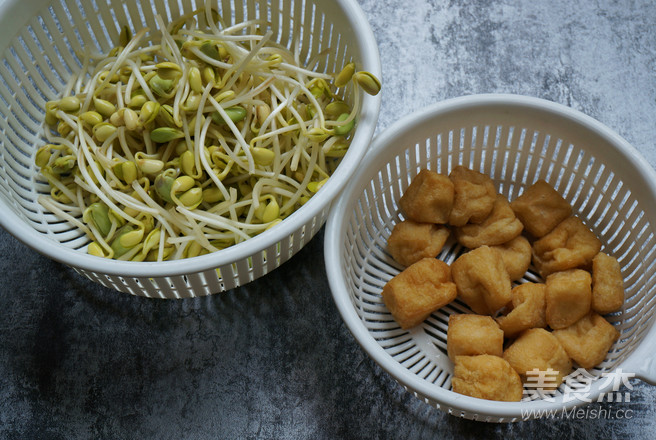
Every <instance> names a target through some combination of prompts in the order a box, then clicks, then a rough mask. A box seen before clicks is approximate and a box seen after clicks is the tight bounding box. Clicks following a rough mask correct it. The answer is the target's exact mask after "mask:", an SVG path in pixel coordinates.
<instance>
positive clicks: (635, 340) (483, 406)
mask: <svg viewBox="0 0 656 440" xmlns="http://www.w3.org/2000/svg"><path fill="white" fill-rule="evenodd" d="M458 164H461V165H465V166H468V167H470V168H472V169H475V170H478V171H480V172H483V173H486V174H487V175H489V176H490V177H491V178H492V180H493V181H494V183H495V185H496V188H497V190H498V191H499V192H500V193H501V194H503V195H505V196H507V197H508V198H509V199H510V200H512V199H515V198H516V197H517V196H518V195H519V194H521V193H522V191H523V190H524V188H526V187H528V186H530V185H531V184H533V183H534V182H535V181H536V180H537V179H544V180H546V181H547V182H549V183H550V184H551V185H553V186H554V187H555V188H556V189H557V190H558V192H559V193H560V194H562V195H563V197H565V199H567V200H568V201H569V202H570V203H571V204H572V206H573V210H574V214H576V215H578V216H579V217H580V218H581V219H582V220H583V221H584V222H585V223H586V224H587V225H588V226H589V227H590V228H591V229H592V230H593V231H594V232H595V233H596V234H597V236H598V237H599V238H600V239H601V241H602V243H603V245H604V247H603V249H604V250H605V251H606V252H607V253H610V254H612V255H614V256H615V257H617V259H618V260H619V262H620V265H621V268H622V274H623V277H624V279H625V288H626V301H625V304H624V306H623V308H622V310H621V312H617V313H615V314H612V315H610V316H608V317H607V318H608V319H609V320H610V322H612V323H613V324H614V325H615V326H616V328H617V329H618V330H619V331H620V332H621V336H620V338H619V340H618V341H617V342H616V343H615V345H614V346H613V347H612V349H611V350H610V352H609V353H608V355H607V357H606V359H605V360H604V362H603V363H602V364H600V365H599V366H598V367H597V368H594V369H591V370H588V373H589V374H591V375H592V376H594V379H593V380H592V383H591V384H590V383H588V381H587V379H586V378H585V377H584V376H580V379H577V380H575V381H573V382H572V383H570V384H569V386H570V387H571V389H578V390H580V393H578V394H577V393H571V392H570V393H569V394H568V393H567V392H566V389H565V388H564V386H565V385H564V384H563V385H562V386H561V387H560V388H559V390H558V392H557V393H556V394H555V395H554V396H553V398H552V397H551V396H547V399H540V400H530V399H528V397H527V399H525V400H529V401H522V402H513V403H507V402H492V401H487V400H482V399H476V398H472V397H468V396H463V395H459V394H456V393H454V392H453V391H451V377H452V373H453V369H452V368H453V367H452V364H451V362H450V361H449V359H448V357H447V354H446V332H447V323H448V317H449V315H450V314H453V313H463V312H467V311H468V308H467V307H466V306H465V305H464V304H463V303H461V302H459V301H455V302H454V303H452V304H451V305H449V306H447V307H444V308H442V309H440V310H438V311H437V312H435V313H433V314H432V315H431V316H430V317H429V318H428V319H427V320H426V321H425V322H424V323H423V324H422V325H420V326H418V327H416V328H414V329H412V330H402V329H401V328H400V327H399V326H398V325H397V324H396V322H395V321H394V319H393V318H392V315H391V314H390V313H389V311H388V310H387V308H386V307H385V305H384V303H383V301H382V297H381V291H382V288H383V286H384V285H385V283H386V282H387V281H388V280H390V279H391V278H392V277H393V276H395V275H396V274H398V273H399V272H400V270H402V267H400V266H399V265H398V264H397V263H395V262H394V261H393V259H392V258H391V256H390V255H389V254H388V253H387V251H386V241H387V238H388V237H389V235H390V233H391V231H392V228H393V227H394V225H395V224H396V223H397V222H399V221H400V220H402V215H401V214H400V213H399V207H398V200H399V198H400V196H401V195H402V193H403V191H404V190H405V189H406V188H407V187H408V185H409V183H410V181H411V179H412V178H413V177H414V176H415V175H416V174H417V173H418V172H419V171H420V170H421V169H423V168H429V169H432V170H435V171H437V172H440V173H448V172H449V171H450V170H451V169H452V168H453V167H454V166H455V165H458ZM655 226H656V173H655V172H654V171H653V170H652V169H651V168H650V167H649V165H648V163H647V161H645V160H644V159H643V158H642V157H640V155H639V154H638V152H637V151H636V150H635V149H634V148H633V147H631V146H630V145H629V144H628V143H627V142H626V141H624V140H623V139H621V138H620V137H619V136H618V135H616V134H615V133H613V132H612V131H611V130H609V129H608V128H606V127H604V126H603V125H602V124H600V123H599V122H596V121H595V120H593V119H591V118H590V117H587V116H585V115H583V114H581V113H579V112H577V111H575V110H572V109H570V108H567V107H564V106H562V105H559V104H554V103H551V102H548V101H544V100H540V99H535V98H527V97H521V96H514V95H480V96H468V97H462V98H457V99H452V100H448V101H445V102H443V103H440V104H437V105H433V106H431V107H428V108H426V109H425V110H422V111H419V112H418V113H415V114H413V115H411V116H408V117H405V118H404V119H402V120H400V121H398V122H397V123H395V124H393V125H392V126H390V127H389V128H387V129H386V130H385V131H384V132H383V133H382V134H381V135H380V136H378V137H377V138H376V139H375V140H374V143H373V145H372V148H371V150H370V151H369V152H368V153H367V155H366V156H365V159H363V164H362V166H361V167H360V168H359V169H358V171H357V173H356V174H355V175H354V176H353V178H352V180H351V181H350V182H349V185H348V186H347V187H346V189H345V190H344V192H343V194H342V196H341V198H340V199H339V201H338V202H336V203H335V206H334V209H333V211H332V212H331V213H330V216H329V218H328V221H327V223H326V232H325V260H326V269H327V274H328V280H329V282H330V287H331V290H332V293H333V296H334V299H335V303H336V304H337V307H338V309H339V311H340V313H341V315H342V317H343V319H344V321H345V322H346V324H347V326H348V327H349V329H350V331H351V332H352V333H353V335H354V336H355V338H356V339H357V341H358V342H359V343H360V344H361V346H362V347H363V348H364V350H365V351H366V352H367V353H368V354H369V355H370V356H371V357H372V358H373V359H374V360H375V361H376V362H378V363H379V364H380V365H381V366H382V367H383V368H384V369H385V370H386V371H387V372H388V373H389V374H391V375H392V376H393V377H394V378H395V379H396V380H397V381H398V382H399V383H400V384H401V385H403V386H404V387H405V388H406V389H408V390H409V391H411V392H412V393H414V394H415V395H416V396H417V397H419V398H420V399H422V400H424V401H425V402H427V403H429V404H431V405H434V406H436V407H437V408H440V409H443V410H445V411H448V412H449V413H451V414H454V415H456V416H460V417H464V418H468V419H474V420H482V421H494V422H505V421H516V420H521V419H524V418H532V417H539V416H540V413H539V411H540V410H545V409H546V410H561V409H563V408H565V409H568V408H571V407H574V406H576V405H580V404H582V403H584V401H586V400H592V401H595V400H597V399H599V398H600V397H601V398H602V400H603V398H604V396H608V395H607V393H609V392H612V391H614V390H615V391H616V388H617V383H613V382H612V380H611V379H610V378H607V377H606V375H608V374H610V373H614V374H615V378H616V379H617V378H622V377H624V378H629V377H630V376H631V375H632V374H635V377H638V378H641V379H643V380H645V381H647V382H649V383H651V384H654V383H655V382H656V363H655V362H654V358H655V357H656V356H655V355H654V347H656V334H655V333H656V330H654V326H653V325H652V324H653V321H654V310H655V309H656V273H655V271H654V268H655V265H656V236H655V235H654V232H655V230H654V228H655ZM461 253H462V248H461V247H459V246H458V245H457V244H456V243H455V241H453V242H448V243H447V245H446V246H445V248H444V249H443V251H442V252H441V254H440V255H439V256H438V258H441V259H443V260H444V261H446V262H447V263H451V262H453V261H454V260H455V258H456V257H457V256H458V255H459V254H461ZM527 280H528V281H539V280H540V277H539V275H537V272H536V271H535V270H534V268H532V267H531V268H530V269H529V272H528V273H527V275H526V277H525V279H524V280H523V281H527ZM520 282H521V281H520ZM624 373H626V374H624ZM577 381H578V383H576V382H577ZM583 391H586V392H587V393H584V392H583ZM626 391H627V390H626V389H625V388H624V389H622V391H621V392H623V393H624V392H626ZM574 397H576V398H574Z"/></svg>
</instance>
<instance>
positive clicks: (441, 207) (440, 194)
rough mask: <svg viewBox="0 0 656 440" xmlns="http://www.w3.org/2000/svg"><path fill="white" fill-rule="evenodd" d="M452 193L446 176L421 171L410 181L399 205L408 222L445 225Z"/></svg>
mask: <svg viewBox="0 0 656 440" xmlns="http://www.w3.org/2000/svg"><path fill="white" fill-rule="evenodd" d="M453 191H454V190H453V182H451V179H449V177H448V176H444V175H442V174H438V173H436V172H435V171H431V170H428V169H423V170H421V171H420V172H419V174H417V175H416V176H415V177H414V178H413V179H412V182H410V186H408V188H407V189H406V190H405V191H404V193H403V196H402V197H401V199H400V200H399V205H400V206H401V211H402V212H403V213H404V214H405V216H406V217H407V218H408V219H410V220H414V221H416V222H420V223H437V224H446V223H447V222H448V221H449V215H450V213H451V208H452V206H453Z"/></svg>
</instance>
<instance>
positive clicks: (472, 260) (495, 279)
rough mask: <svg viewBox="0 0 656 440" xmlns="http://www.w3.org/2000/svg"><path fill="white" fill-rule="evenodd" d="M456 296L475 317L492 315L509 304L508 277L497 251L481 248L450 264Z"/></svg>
mask: <svg viewBox="0 0 656 440" xmlns="http://www.w3.org/2000/svg"><path fill="white" fill-rule="evenodd" d="M451 275H452V277H453V281H454V282H455V283H456V286H457V288H458V296H459V297H460V299H462V301H464V303H465V304H467V305H468V306H469V308H471V309H472V311H473V312H474V313H476V314H479V315H493V314H495V313H496V312H497V311H498V310H499V309H501V308H502V307H504V306H505V305H506V304H508V303H509V302H510V299H511V298H510V289H511V284H510V278H509V277H508V272H507V271H506V267H505V266H504V264H503V260H502V259H501V256H500V255H499V253H498V251H496V250H495V249H493V248H491V247H489V246H481V247H479V248H476V249H474V250H471V251H469V252H467V253H465V254H462V255H461V256H459V257H458V258H457V259H456V261H454V262H453V264H451Z"/></svg>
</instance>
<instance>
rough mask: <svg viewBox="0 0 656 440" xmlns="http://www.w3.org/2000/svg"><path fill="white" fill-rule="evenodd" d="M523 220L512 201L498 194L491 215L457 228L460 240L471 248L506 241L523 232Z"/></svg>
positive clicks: (457, 235)
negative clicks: (511, 207) (478, 221)
mask: <svg viewBox="0 0 656 440" xmlns="http://www.w3.org/2000/svg"><path fill="white" fill-rule="evenodd" d="M522 228H523V226H522V222H520V221H519V219H517V217H515V213H514V212H513V210H512V209H510V203H508V199H506V198H505V197H504V196H502V195H500V194H498V195H497V196H496V199H495V201H494V207H493V208H492V212H490V215H489V216H488V217H487V218H486V219H485V220H483V221H482V222H481V223H468V224H466V225H464V226H461V227H459V228H456V238H457V240H458V242H459V243H460V244H461V245H463V246H465V247H468V248H470V249H475V248H477V247H479V246H484V245H487V246H492V245H497V244H503V243H506V242H508V241H510V240H512V239H513V238H515V237H517V236H518V235H519V234H521V233H522Z"/></svg>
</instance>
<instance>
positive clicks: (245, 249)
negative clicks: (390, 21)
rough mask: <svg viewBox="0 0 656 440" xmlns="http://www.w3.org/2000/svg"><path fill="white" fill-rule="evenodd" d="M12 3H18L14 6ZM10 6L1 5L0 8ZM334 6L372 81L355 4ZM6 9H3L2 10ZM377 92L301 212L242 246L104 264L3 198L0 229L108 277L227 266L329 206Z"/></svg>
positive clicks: (365, 32)
mask: <svg viewBox="0 0 656 440" xmlns="http://www.w3.org/2000/svg"><path fill="white" fill-rule="evenodd" d="M15 3H18V2H15ZM15 3H11V2H7V5H6V8H9V7H10V5H13V4H15ZM334 4H335V5H336V7H338V8H339V9H341V10H342V11H343V13H344V19H346V20H347V22H348V26H349V27H350V28H351V29H352V30H353V32H354V34H355V35H356V37H357V38H356V39H355V42H354V44H355V46H356V47H358V48H359V49H360V54H361V55H360V58H359V59H358V60H356V63H357V64H358V65H359V66H358V68H359V69H362V70H367V71H369V72H371V73H373V74H374V75H376V76H377V77H379V78H381V77H382V68H381V61H380V53H379V50H378V45H377V43H376V39H375V36H374V33H373V30H372V29H371V26H370V24H369V22H368V20H367V18H366V16H365V14H364V11H363V10H362V8H361V7H360V6H359V4H358V3H357V2H356V1H355V0H335V1H334ZM7 10H8V9H7ZM381 95H382V93H378V94H377V95H375V96H371V95H368V94H363V96H362V106H361V109H362V110H361V114H360V116H359V118H358V125H357V130H356V132H355V134H354V137H353V140H352V141H351V145H350V147H349V149H348V151H347V153H346V155H345V156H344V158H343V159H342V161H341V162H340V165H339V166H338V167H337V169H336V170H335V172H334V173H333V174H332V176H331V177H330V179H328V181H327V182H326V184H325V185H323V186H322V187H321V189H320V190H319V192H318V193H317V195H315V196H314V197H312V198H311V199H310V200H309V201H308V202H307V203H305V204H304V205H303V206H302V207H301V208H299V209H298V210H296V211H295V212H294V213H292V214H290V215H289V217H287V218H285V219H284V220H283V221H282V222H281V223H279V224H278V225H276V226H274V227H272V228H271V229H269V230H266V231H264V232H262V233H261V234H258V235H256V236H255V237H253V238H250V239H248V240H246V241H244V242H242V243H238V244H236V245H233V246H231V247H229V248H226V249H222V250H221V251H217V252H213V253H210V254H206V255H202V256H198V257H193V258H186V259H180V260H172V261H162V262H132V261H119V260H110V259H107V258H102V257H96V256H92V255H88V254H86V253H83V252H81V251H79V250H74V249H70V248H67V247H65V246H62V245H61V244H59V243H57V242H56V241H54V240H52V239H50V238H48V236H47V234H42V233H40V232H37V231H36V230H34V229H33V228H31V227H30V226H28V225H27V224H25V222H24V221H23V220H22V219H21V218H19V217H18V216H17V215H16V214H15V213H14V211H13V208H9V207H8V206H7V204H6V203H5V202H4V200H0V209H2V211H3V212H4V213H3V215H2V216H0V226H1V227H2V228H4V229H5V230H6V231H7V232H9V233H10V234H11V235H12V236H14V238H16V239H17V240H19V241H20V242H21V243H23V244H25V245H26V246H28V247H30V248H32V249H34V250H35V251H37V252H38V253H40V254H43V255H45V256H47V257H49V258H51V259H53V260H55V261H58V262H60V263H63V264H66V265H68V266H70V267H73V268H77V269H81V270H85V271H90V272H94V273H101V274H106V275H114V276H125V277H149V278H151V277H169V276H179V275H185V274H192V273H199V272H203V271H206V270H213V269H215V268H217V267H220V266H225V265H230V264H233V263H236V262H238V261H241V260H244V259H245V258H248V257H250V256H252V255H255V254H257V253H258V252H261V251H263V250H265V249H267V248H269V247H271V246H273V245H275V244H276V243H278V242H280V241H281V240H283V239H285V238H286V237H290V236H291V235H292V234H293V233H297V232H299V231H300V228H301V227H302V226H303V225H306V224H307V223H309V222H311V221H312V220H313V219H314V218H316V217H317V216H318V215H319V214H320V213H321V212H322V211H323V210H324V209H326V208H327V207H329V206H330V204H331V203H332V202H333V200H334V199H335V197H336V196H337V195H338V194H339V193H340V191H341V190H342V188H343V187H344V186H345V185H346V183H347V182H348V180H349V178H350V176H351V175H352V174H353V172H354V171H355V170H356V169H357V166H358V164H359V163H360V161H361V159H362V157H363V156H364V155H365V153H366V151H367V149H368V147H369V145H370V142H371V139H372V137H373V134H374V131H375V129H376V124H377V121H378V114H379V112H380V105H381V100H382V96H381Z"/></svg>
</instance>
